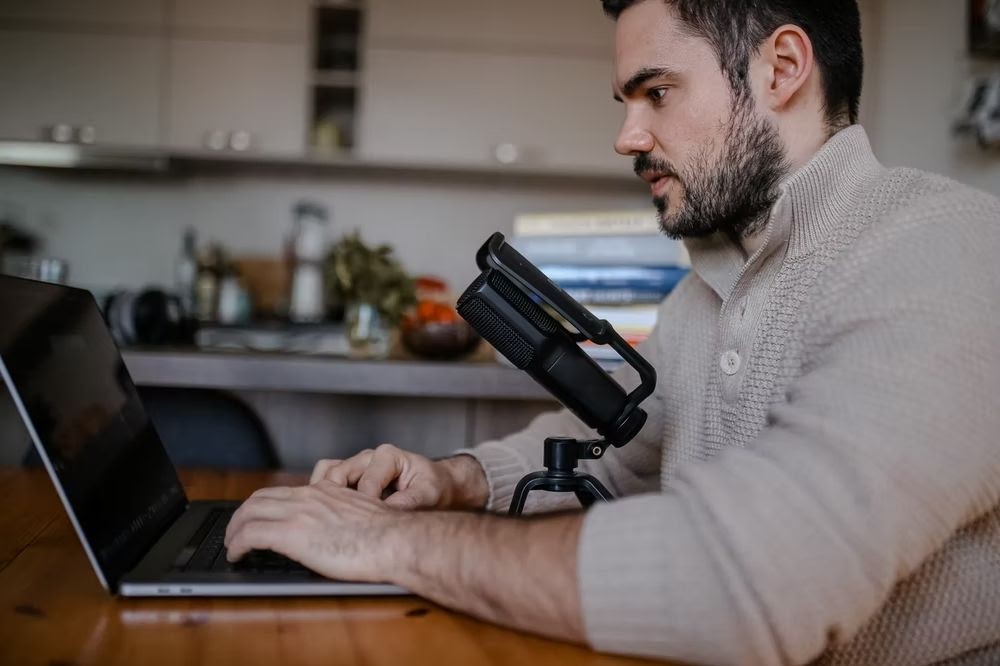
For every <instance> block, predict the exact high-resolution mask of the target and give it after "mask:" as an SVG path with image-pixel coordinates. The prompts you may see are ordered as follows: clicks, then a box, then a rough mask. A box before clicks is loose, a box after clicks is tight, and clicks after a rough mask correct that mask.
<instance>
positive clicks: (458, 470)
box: [434, 453, 490, 511]
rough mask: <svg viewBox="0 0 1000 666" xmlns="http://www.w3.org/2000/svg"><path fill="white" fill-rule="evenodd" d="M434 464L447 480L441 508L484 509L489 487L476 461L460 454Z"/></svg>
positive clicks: (481, 468)
mask: <svg viewBox="0 0 1000 666" xmlns="http://www.w3.org/2000/svg"><path fill="white" fill-rule="evenodd" d="M434 464H435V465H437V466H438V469H440V470H441V472H442V473H443V474H444V475H445V477H446V478H447V480H448V482H447V486H448V493H447V497H445V498H444V502H442V504H443V505H444V506H442V507H441V508H443V509H464V510H475V511H481V510H483V509H485V508H486V502H487V500H489V496H490V487H489V482H488V481H487V480H486V472H485V471H484V470H483V467H482V465H480V464H479V461H478V460H476V459H475V458H474V457H473V456H470V455H468V454H466V453H462V454H459V455H457V456H453V457H451V458H445V459H444V460H439V461H437V462H436V463H434Z"/></svg>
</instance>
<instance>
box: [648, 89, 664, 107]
mask: <svg viewBox="0 0 1000 666" xmlns="http://www.w3.org/2000/svg"><path fill="white" fill-rule="evenodd" d="M646 97H648V98H649V101H651V102H652V103H653V104H654V105H655V106H660V105H662V104H663V103H664V102H665V101H666V99H667V89H666V87H660V88H650V89H649V90H648V91H647V92H646Z"/></svg>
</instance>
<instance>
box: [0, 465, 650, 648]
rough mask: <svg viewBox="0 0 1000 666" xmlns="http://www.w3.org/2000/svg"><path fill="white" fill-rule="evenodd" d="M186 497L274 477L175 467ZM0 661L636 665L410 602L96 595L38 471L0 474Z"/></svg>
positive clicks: (241, 488) (292, 479)
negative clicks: (0, 504)
mask: <svg viewBox="0 0 1000 666" xmlns="http://www.w3.org/2000/svg"><path fill="white" fill-rule="evenodd" d="M181 478H182V480H183V481H184V485H185V489H186V490H187V492H188V495H189V496H190V497H191V498H192V499H242V498H245V497H246V496H247V495H249V494H250V493H251V492H252V491H253V490H255V489H256V488H259V487H261V486H265V485H282V484H295V483H300V482H301V481H302V477H301V476H292V475H288V474H283V473H246V472H210V471H186V472H184V473H182V475H181ZM0 488H3V495H4V497H3V508H2V509H0V664H19V665H20V664H46V665H54V664H161V663H163V664H177V663H183V664H196V663H240V664H243V663H268V664H282V665H286V664H313V663H316V664H319V663H322V664H364V665H365V666H377V665H379V664H386V665H392V666H399V665H400V664H452V663H453V664H463V665H475V664H490V665H491V666H501V665H504V664H511V665H515V664H516V665H518V666H521V665H524V664H533V663H534V664H546V665H549V664H555V665H558V664H574V665H581V666H584V665H605V666H612V665H617V664H620V665H623V666H624V665H626V664H636V665H637V664H649V663H650V662H648V661H642V660H636V659H625V658H619V657H611V656H607V655H600V654H596V653H593V652H590V651H588V650H586V649H584V648H580V647H576V646H571V645H564V644H561V643H557V642H553V641H548V640H545V639H541V638H537V637H534V636H529V635H526V634H521V633H518V632H514V631H509V630H506V629H502V628H499V627H496V626H493V625H490V624H486V623H484V622H479V621H477V620H474V619H472V618H469V617H466V616H463V615H460V614H458V613H453V612H451V611H448V610H445V609H443V608H441V607H439V606H436V605H434V604H432V603H429V602H427V601H425V600H423V599H420V598H418V597H398V598H345V597H339V598H328V599H315V598H312V599H119V598H115V597H112V596H110V595H109V594H108V593H106V592H105V591H104V589H103V588H102V587H101V585H100V583H99V582H98V581H97V577H96V576H95V575H94V573H93V571H92V570H91V568H90V564H89V563H88V562H87V558H86V556H85V554H84V552H83V548H82V547H81V546H80V543H79V541H78V539H77V537H76V534H75V532H74V531H73V528H72V526H71V525H70V523H69V520H68V519H67V518H66V514H65V513H64V511H63V509H62V506H61V504H60V502H59V499H58V497H57V496H56V493H55V491H54V489H53V487H52V484H51V482H50V481H49V478H48V476H47V475H46V474H45V472H44V471H42V470H23V469H19V468H11V467H0Z"/></svg>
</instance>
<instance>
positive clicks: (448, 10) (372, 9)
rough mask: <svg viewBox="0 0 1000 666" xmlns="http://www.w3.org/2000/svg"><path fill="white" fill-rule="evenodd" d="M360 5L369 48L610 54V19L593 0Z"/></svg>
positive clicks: (426, 0) (376, 1) (424, 0)
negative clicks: (437, 48) (366, 21)
mask: <svg viewBox="0 0 1000 666" xmlns="http://www.w3.org/2000/svg"><path fill="white" fill-rule="evenodd" d="M365 8H366V9H365V11H366V12H367V15H368V42H369V45H370V46H372V47H374V48H408V47H421V46H430V47H434V46H438V47H442V46H443V47H448V46H455V47H472V49H473V50H477V51H486V50H496V49H498V48H501V49H511V50H518V51H523V52H530V53H549V54H551V53H573V54H589V55H592V56H594V57H601V58H610V57H611V54H612V38H613V31H614V23H613V22H612V21H611V20H610V19H608V18H607V17H605V16H604V13H603V12H602V11H601V7H600V5H599V4H598V2H597V1H596V0H594V2H583V1H582V0H541V1H539V0H503V1H502V2H497V1H496V0H419V2H414V1H413V0H367V2H366V3H365Z"/></svg>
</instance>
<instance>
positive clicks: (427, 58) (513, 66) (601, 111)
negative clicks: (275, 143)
mask: <svg viewBox="0 0 1000 666" xmlns="http://www.w3.org/2000/svg"><path fill="white" fill-rule="evenodd" d="M610 76H611V64H610V62H607V61H604V60H590V59H576V58H566V57H558V56H538V55H534V56H515V55H497V54H475V53H463V54H455V53H453V52H446V51H423V50H421V51H407V50H389V49H372V50H370V51H369V52H368V54H367V59H366V64H365V75H364V94H365V97H364V104H363V106H362V114H361V127H360V138H359V151H360V153H361V155H362V156H363V157H366V158H371V159H376V160H388V161H392V160H400V161H405V162H410V163H414V162H416V163H421V162H423V163H428V164H446V165H447V164H451V165H453V164H468V165H494V166H498V167H500V166H505V165H510V166H522V167H531V168H540V169H546V168H552V169H557V170H571V171H598V172H608V173H620V174H623V175H624V174H627V173H629V170H630V166H629V163H628V161H627V160H625V159H624V158H622V157H620V156H619V155H617V154H616V153H615V152H614V150H613V143H614V139H615V134H616V133H617V131H618V127H619V125H620V122H621V108H620V107H619V106H618V105H617V104H616V103H615V102H614V101H613V99H612V97H611V93H610V92H609V90H610Z"/></svg>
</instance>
